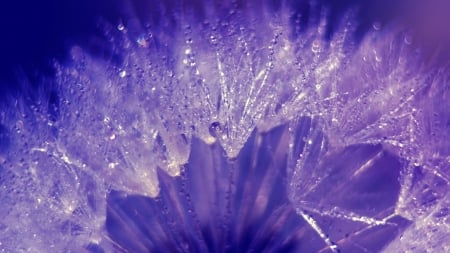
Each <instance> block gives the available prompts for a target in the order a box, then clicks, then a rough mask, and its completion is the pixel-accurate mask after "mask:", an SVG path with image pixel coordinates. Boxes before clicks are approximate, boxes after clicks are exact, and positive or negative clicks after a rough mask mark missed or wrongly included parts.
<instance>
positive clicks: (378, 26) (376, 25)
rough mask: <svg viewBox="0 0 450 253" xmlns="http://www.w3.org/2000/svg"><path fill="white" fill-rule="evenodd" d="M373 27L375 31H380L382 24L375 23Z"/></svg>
mask: <svg viewBox="0 0 450 253" xmlns="http://www.w3.org/2000/svg"><path fill="white" fill-rule="evenodd" d="M372 27H373V29H374V30H375V31H379V30H380V29H381V23H380V22H374V23H373V24H372Z"/></svg>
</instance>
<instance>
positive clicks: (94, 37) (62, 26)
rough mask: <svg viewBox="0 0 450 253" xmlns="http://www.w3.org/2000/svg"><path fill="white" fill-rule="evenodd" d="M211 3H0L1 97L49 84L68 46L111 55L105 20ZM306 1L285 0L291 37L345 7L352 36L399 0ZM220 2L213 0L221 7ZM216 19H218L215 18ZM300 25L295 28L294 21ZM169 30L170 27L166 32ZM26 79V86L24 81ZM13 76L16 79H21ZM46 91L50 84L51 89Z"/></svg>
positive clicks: (154, 18)
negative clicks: (353, 18) (351, 14)
mask: <svg viewBox="0 0 450 253" xmlns="http://www.w3.org/2000/svg"><path fill="white" fill-rule="evenodd" d="M210 2H214V1H200V0H192V1H175V0H168V1H159V0H130V1H126V0H111V1H106V0H93V1H88V0H77V1H75V0H67V1H58V0H42V1H33V0H19V1H8V2H5V3H2V5H1V8H0V24H2V29H1V38H2V39H1V40H0V100H3V99H2V97H3V98H4V97H5V96H9V95H11V94H16V95H21V94H25V95H27V96H29V95H30V93H31V94H32V93H33V92H36V91H37V90H38V89H39V88H42V87H51V86H52V85H53V83H52V82H49V81H48V80H49V79H47V78H45V77H52V76H53V74H54V67H53V62H54V60H57V61H62V62H64V61H66V60H67V58H68V55H69V50H70V48H71V47H72V46H73V45H81V46H82V47H83V48H85V49H86V50H87V51H88V52H89V53H90V54H92V55H96V56H99V57H102V58H107V59H110V58H111V57H114V56H113V52H112V47H111V46H112V45H110V44H108V43H107V38H106V37H105V27H102V26H104V24H106V23H109V24H112V25H116V24H118V23H119V22H124V23H125V24H127V23H129V22H134V21H133V20H140V23H141V25H142V26H143V27H145V26H151V27H152V28H157V27H158V25H160V23H161V22H162V20H165V21H167V20H169V21H170V20H172V21H171V22H172V23H173V25H174V26H175V25H177V24H176V23H175V21H174V19H173V18H171V17H173V16H174V15H178V13H179V12H180V11H186V12H193V13H195V15H194V16H195V17H198V18H199V22H200V21H202V20H201V17H202V16H203V15H202V12H203V10H204V8H205V7H204V3H210ZM279 2H280V1H273V0H261V1H252V2H250V4H249V2H248V1H235V4H236V6H237V7H238V8H244V7H243V6H245V5H249V6H250V7H246V8H253V7H251V6H252V5H254V6H260V5H261V4H264V5H265V6H267V8H269V9H270V10H272V11H273V12H274V13H276V12H277V11H278V10H279V7H280V4H279ZM312 2H314V1H309V0H299V1H295V0H290V1H286V4H287V5H288V6H290V7H291V8H292V10H293V12H292V17H291V19H292V24H293V30H292V32H293V35H295V36H298V35H300V34H301V32H302V31H303V30H304V28H306V27H307V26H308V25H315V22H316V21H317V17H318V15H321V14H323V13H327V17H328V20H329V22H328V31H327V33H326V37H327V38H330V37H331V36H332V34H333V33H334V31H335V29H336V27H337V26H338V25H339V24H340V20H341V19H342V16H343V15H344V14H345V13H346V12H347V11H348V10H349V9H351V8H352V9H355V10H357V12H358V13H359V14H358V15H357V17H358V23H359V25H358V29H357V31H356V32H357V34H356V35H357V37H355V39H356V40H358V38H361V36H363V35H364V33H365V31H367V30H369V29H370V28H371V24H372V22H373V21H374V20H381V21H383V22H387V21H388V20H389V18H390V17H392V16H393V13H395V11H396V10H397V8H395V7H396V6H397V5H399V3H400V2H401V1H394V3H392V2H387V1H357V0H346V1H331V0H322V1H317V2H316V3H312ZM218 3H221V1H217V4H215V5H217V6H218V8H220V5H221V4H218ZM219 18H220V17H219ZM297 22H300V23H299V24H300V26H299V27H301V28H300V29H296V28H294V27H295V26H297V25H299V24H298V23H297ZM166 32H169V31H166ZM24 78H26V79H28V80H29V82H28V83H27V84H25V83H24V82H23V79H24ZM18 80H21V81H20V82H19V81H18ZM50 89H51V88H50Z"/></svg>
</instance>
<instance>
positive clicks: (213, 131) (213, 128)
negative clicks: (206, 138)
mask: <svg viewBox="0 0 450 253" xmlns="http://www.w3.org/2000/svg"><path fill="white" fill-rule="evenodd" d="M221 131H222V127H221V125H220V123H219V122H217V121H216V122H213V123H211V125H210V126H209V134H210V135H211V136H213V137H217V136H218V135H219V133H220V132H221Z"/></svg>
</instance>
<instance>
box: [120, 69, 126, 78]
mask: <svg viewBox="0 0 450 253" xmlns="http://www.w3.org/2000/svg"><path fill="white" fill-rule="evenodd" d="M126 75H127V72H126V71H125V70H122V71H120V72H119V76H120V77H121V78H124V77H125V76H126Z"/></svg>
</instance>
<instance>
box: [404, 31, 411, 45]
mask: <svg viewBox="0 0 450 253" xmlns="http://www.w3.org/2000/svg"><path fill="white" fill-rule="evenodd" d="M403 41H404V42H405V44H406V45H411V44H412V43H413V38H412V36H411V34H406V35H405V38H404V39H403Z"/></svg>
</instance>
